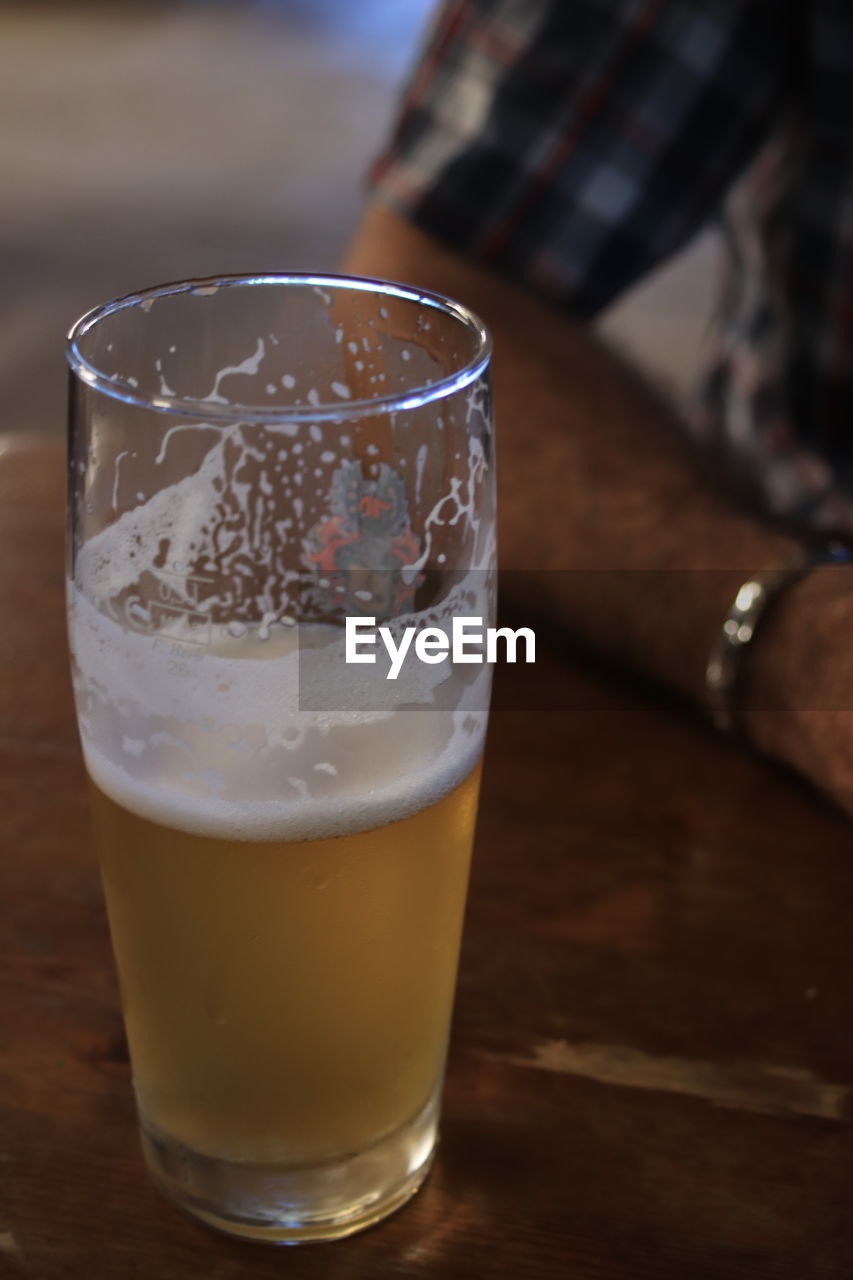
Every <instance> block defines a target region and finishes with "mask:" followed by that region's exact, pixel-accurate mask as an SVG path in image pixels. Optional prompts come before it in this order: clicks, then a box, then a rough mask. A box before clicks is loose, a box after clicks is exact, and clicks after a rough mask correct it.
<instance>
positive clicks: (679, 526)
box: [346, 209, 793, 701]
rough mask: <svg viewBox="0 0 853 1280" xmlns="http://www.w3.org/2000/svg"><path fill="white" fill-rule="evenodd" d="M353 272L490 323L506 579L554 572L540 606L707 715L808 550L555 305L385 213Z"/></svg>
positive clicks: (371, 220) (368, 231)
mask: <svg viewBox="0 0 853 1280" xmlns="http://www.w3.org/2000/svg"><path fill="white" fill-rule="evenodd" d="M346 268H347V270H349V271H351V272H354V273H358V274H364V275H380V276H385V277H389V278H392V279H398V280H405V281H408V282H409V283H413V284H417V285H420V286H421V287H423V288H429V289H435V290H437V291H439V292H442V293H447V294H450V295H451V296H455V297H456V298H458V299H459V301H461V302H464V303H466V304H467V305H469V306H470V307H471V308H472V309H473V310H475V311H476V312H478V313H479V314H480V315H481V316H482V317H483V319H484V320H485V321H486V323H487V324H488V325H489V327H490V329H491V331H492V334H493V336H494V340H495V359H494V386H495V412H496V421H497V441H498V477H499V481H498V482H499V500H500V526H499V538H500V560H501V565H502V567H503V568H505V569H516V570H525V571H531V570H536V571H549V572H541V573H537V577H536V588H537V592H538V593H540V596H541V593H542V592H544V593H545V594H546V595H547V600H546V603H547V605H548V607H549V608H550V609H551V611H552V612H554V613H556V614H557V616H558V617H559V618H560V620H561V621H563V622H564V623H566V624H567V625H568V626H570V627H571V628H572V630H573V631H574V632H576V633H577V634H578V635H579V636H581V637H582V638H583V639H585V640H586V641H588V642H589V643H590V644H592V645H593V646H595V648H597V649H598V650H600V651H602V652H605V653H608V654H609V655H611V656H613V657H615V658H617V659H619V660H621V661H625V662H628V663H630V664H632V665H633V666H635V667H636V668H638V669H639V670H641V671H643V672H645V673H646V674H648V675H650V676H652V677H653V678H656V679H658V680H663V681H665V682H667V683H669V684H670V685H673V686H674V687H676V688H678V689H679V690H680V691H681V692H682V693H685V694H687V695H689V696H691V697H693V698H695V699H697V700H699V701H703V700H704V670H705V663H706V660H707V656H708V653H709V651H710V647H711V643H712V640H713V638H714V637H715V635H716V634H717V633H718V631H719V627H720V625H721V623H722V619H723V617H724V616H725V613H726V610H727V608H728V606H729V605H730V603H731V601H732V599H733V597H734V594H735V592H736V590H737V588H738V586H739V585H740V584H741V583H742V582H743V580H744V578H746V577H747V576H748V575H749V573H750V572H752V571H754V570H756V569H758V568H761V567H765V566H768V565H771V564H775V563H778V562H780V561H782V560H784V559H785V558H787V556H788V555H789V554H790V553H791V551H792V549H793V544H792V543H791V542H790V541H789V540H788V539H787V538H785V537H784V536H782V535H780V534H778V533H776V532H773V531H771V530H770V529H769V528H768V527H766V526H764V525H763V524H762V523H761V522H760V521H758V520H755V519H751V518H749V517H747V516H744V515H742V514H740V513H739V512H737V511H736V510H735V508H734V507H733V506H732V505H731V504H729V503H728V502H727V500H726V499H725V498H724V497H723V496H721V495H720V494H718V493H717V492H716V491H715V489H714V488H713V486H712V485H711V484H710V483H709V482H708V480H707V479H706V477H705V476H704V475H703V472H702V469H701V467H700V466H699V465H698V464H697V462H696V460H695V458H694V457H693V454H692V452H691V450H690V449H689V447H688V446H687V445H686V443H685V441H684V432H683V431H682V429H681V428H680V426H679V424H678V423H677V422H676V421H675V419H674V415H673V413H672V411H671V410H669V409H668V408H667V407H666V406H665V405H664V404H663V402H662V401H661V400H660V399H659V398H658V397H657V396H656V395H654V393H653V392H652V391H650V389H649V388H648V387H646V386H645V385H644V384H643V383H642V381H641V379H640V378H639V377H638V376H637V375H636V374H634V373H633V372H632V371H631V370H629V369H627V368H626V367H625V366H623V365H622V364H621V363H620V361H619V360H618V359H617V358H616V357H615V356H614V355H613V354H612V353H611V352H609V351H607V350H606V349H604V348H603V347H602V346H601V345H599V344H598V343H597V342H596V341H595V340H594V339H593V338H592V337H591V336H590V335H589V334H587V333H586V332H585V331H584V330H583V329H581V328H580V327H579V326H577V325H575V324H573V323H572V322H570V321H568V320H566V319H564V318H563V317H561V316H560V315H559V314H557V313H556V312H555V311H554V310H553V309H551V308H550V307H548V306H547V305H545V304H543V303H541V302H539V301H537V300H536V299H535V298H533V297H531V296H530V295H529V294H527V293H525V292H524V291H522V290H519V289H516V288H515V287H513V286H511V285H510V284H508V283H506V282H505V281H503V280H501V279H499V278H498V277H497V276H494V275H492V274H491V273H490V272H488V271H486V270H484V269H482V268H480V267H478V266H476V265H474V264H472V263H470V262H468V261H465V260H464V259H461V258H459V257H457V256H456V255H454V254H452V253H450V252H448V251H447V250H446V249H444V248H443V247H442V246H440V245H439V244H437V243H436V242H435V241H434V240H432V239H430V238H428V237H426V236H425V235H423V234H422V233H421V232H419V231H418V230H416V229H415V228H414V227H412V226H410V225H409V224H408V223H406V222H405V221H403V220H402V219H400V218H398V217H396V216H395V215H394V214H392V213H389V212H388V211H386V210H383V209H374V210H372V211H371V212H370V213H369V214H368V216H367V218H366V219H365V222H364V223H363V225H362V228H361V231H360V232H359V235H358V236H357V238H356V241H355V243H354V244H353V246H352V248H351V251H350V254H349V257H348V260H347V263H346ZM523 579H524V574H519V575H516V581H523ZM531 581H532V580H531ZM540 603H541V599H540Z"/></svg>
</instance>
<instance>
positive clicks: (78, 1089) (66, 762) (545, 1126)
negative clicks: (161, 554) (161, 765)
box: [0, 440, 853, 1280]
mask: <svg viewBox="0 0 853 1280" xmlns="http://www.w3.org/2000/svg"><path fill="white" fill-rule="evenodd" d="M63 470H64V468H63V461H62V456H61V454H60V453H59V451H58V450H57V449H55V448H52V447H48V446H35V445H31V444H28V443H26V442H25V441H15V440H8V441H5V442H0V548H2V551H0V578H2V597H0V598H2V613H1V614H0V669H2V678H0V813H2V830H3V849H2V858H0V906H2V915H0V1276H2V1277H3V1278H4V1280H5V1277H7V1276H8V1277H11V1278H12V1280H17V1278H18V1277H21V1280H23V1278H25V1277H37V1278H38V1280H42V1277H43V1278H44V1280H53V1278H54V1277H57V1278H58V1277H63V1280H67V1278H68V1277H76V1276H81V1277H92V1278H93V1280H114V1278H115V1280H119V1278H122V1280H123V1278H124V1277H150V1278H151V1280H179V1278H180V1280H187V1278H195V1277H199V1278H201V1277H204V1278H205V1280H232V1278H233V1280H236V1278H237V1277H240V1278H241V1280H244V1278H247V1277H259V1278H260V1277H273V1276H276V1277H279V1276H282V1275H286V1276H296V1277H299V1280H302V1278H304V1280H315V1278H319V1277H323V1280H350V1278H353V1280H354V1278H358V1280H362V1278H365V1280H366V1278H368V1277H369V1278H371V1280H385V1278H388V1280H391V1278H393V1280H439V1278H441V1280H480V1278H483V1280H486V1278H494V1280H525V1278H527V1277H531V1278H532V1277H537V1278H538V1277H566V1278H569V1280H646V1278H648V1280H652V1278H654V1280H740V1278H741V1277H742V1278H744V1280H746V1278H748V1280H789V1278H790V1280H812V1278H813V1280H830V1278H833V1280H835V1278H836V1277H837V1278H838V1280H849V1277H850V1276H851V1275H853V1215H851V1192H853V1133H851V1123H850V1121H851V1115H853V1104H852V1103H851V1099H853V1039H851V995H853V966H851V958H852V957H851V952H852V951H853V947H851V930H850V906H851V888H853V883H851V882H853V827H851V826H850V824H849V823H848V821H847V820H846V819H845V818H844V817H842V816H841V815H840V814H838V813H836V812H835V811H833V810H831V809H830V808H829V806H828V805H826V804H825V803H824V802H823V801H822V800H821V799H820V798H819V797H816V796H815V795H813V794H812V793H810V792H809V791H808V790H807V789H806V788H805V787H804V786H802V785H801V784H800V783H799V782H798V781H797V780H796V779H794V778H792V777H790V776H788V775H784V774H782V773H779V772H776V771H774V770H772V769H771V768H770V767H769V766H768V765H766V764H765V763H764V762H763V761H761V760H759V759H757V758H755V757H752V756H750V755H748V754H747V753H745V752H744V751H742V750H741V749H739V748H738V747H736V746H735V745H733V744H730V743H728V742H726V741H724V740H723V739H721V738H718V737H717V736H716V735H715V734H714V733H713V732H712V731H711V730H709V729H707V728H705V727H704V726H703V725H701V724H699V723H698V722H695V721H694V720H692V719H691V718H690V717H689V715H687V714H686V713H684V712H682V711H680V710H678V709H677V708H673V707H670V706H668V705H667V704H666V703H665V702H664V701H663V700H661V699H660V698H655V697H653V696H651V695H650V694H649V693H648V692H647V691H645V690H643V689H641V688H639V687H637V686H634V685H632V684H631V683H629V682H628V681H627V680H625V679H623V678H622V677H620V676H617V675H615V674H614V673H612V672H609V671H607V670H604V669H601V668H598V667H596V666H594V665H592V664H590V663H589V662H585V661H583V660H581V659H580V658H579V657H578V656H577V655H575V654H573V653H572V652H571V651H570V650H569V647H568V646H567V644H566V643H565V642H564V641H560V640H559V639H558V638H557V637H552V638H551V639H550V641H549V639H548V637H547V636H545V635H543V634H542V633H540V634H539V659H538V661H537V664H536V667H535V668H533V669H529V668H528V669H526V670H521V669H519V670H516V671H513V670H512V669H511V668H505V669H503V670H502V671H501V672H500V678H499V682H498V692H497V698H496V709H495V713H494V716H493V723H492V728H491V732H490V739H489V745H488V751H487V763H486V777H485V787H484V794H483V801H482V807H481V819H480V824H479V833H478V841H477V851H476V856H475V871H474V877H473V882H472V886H471V895H470V902H469V911H468V917H467V924H466V935H465V944H464V949H463V957H462V964H461V973H460V982H459V995H458V1002H457V1011H456V1018H455V1025H454V1036H453V1046H452V1051H451V1056H450V1064H449V1069H448V1079H447V1089H446V1095H445V1110H444V1125H443V1138H442V1143H441V1148H440V1155H439V1158H438V1161H437V1164H436V1167H435V1169H434V1171H433V1173H432V1175H431V1177H430V1179H429V1181H428V1183H427V1185H426V1187H425V1188H424V1190H423V1191H422V1192H421V1193H420V1195H418V1196H417V1197H416V1198H415V1200H414V1201H412V1202H411V1204H409V1205H408V1206H407V1207H406V1208H405V1209H403V1210H401V1211H400V1212H399V1213H397V1214H396V1215H395V1216H394V1217H393V1218H391V1219H389V1220H388V1221H387V1222H385V1223H384V1224H382V1225H381V1226H380V1227H378V1228H374V1229H372V1230H370V1231H368V1232H365V1233H364V1234H363V1235H361V1236H357V1237H354V1238H352V1239H350V1240H346V1241H342V1242H339V1243H336V1244H323V1245H314V1246H304V1247H302V1248H300V1249H298V1250H288V1251H286V1252H284V1251H281V1250H277V1249H274V1248H271V1247H269V1246H259V1245H249V1244H242V1243H239V1242H235V1241H231V1240H229V1239H227V1238H225V1237H222V1236H219V1235H217V1234H215V1233H213V1232H211V1231H209V1230H208V1229H206V1228H205V1227H203V1226H201V1225H200V1224H198V1223H196V1222H195V1221H193V1220H191V1219H190V1218H188V1217H184V1216H183V1215H182V1214H181V1213H180V1212H179V1211H177V1210H175V1209H174V1208H172V1207H171V1206H170V1205H169V1204H167V1203H166V1202H165V1201H163V1200H162V1199H161V1197H160V1196H159V1194H158V1193H157V1192H156V1191H155V1190H154V1188H153V1186H152V1185H151V1184H150V1183H149V1181H148V1178H147V1176H146V1174H145V1172H144V1169H143V1166H142V1162H141V1159H140V1157H139V1154H138V1147H137V1139H136V1133H135V1123H134V1114H133V1103H132V1097H131V1089H130V1077H129V1068H128V1062H127V1055H126V1049H125V1044H124V1038H123V1034H122V1028H121V1019H120V1014H119V1007H118V999H117V993H116V986H115V981H114V977H113V971H112V966H111V959H110V951H109V940H108V936H107V929H106V922H105V917H104V909H103V904H102V899H101V890H100V885H99V881H98V873H97V867H96V862H95V858H94V854H93V848H92V836H91V830H90V825H89V816H88V812H87V807H86V799H85V795H84V777H83V767H82V763H81V758H80V753H79V747H78V743H77V737H76V730H75V726H74V719H73V709H72V701H71V693H70V687H69V678H68V673H67V652H66V640H65V625H64V616H63V609H64V602H63V552H62V535H63V524H64V498H63Z"/></svg>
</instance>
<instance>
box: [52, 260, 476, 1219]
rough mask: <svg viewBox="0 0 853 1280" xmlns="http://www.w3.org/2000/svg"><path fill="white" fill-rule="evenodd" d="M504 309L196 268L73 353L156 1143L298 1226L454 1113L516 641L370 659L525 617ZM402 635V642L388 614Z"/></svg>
mask: <svg viewBox="0 0 853 1280" xmlns="http://www.w3.org/2000/svg"><path fill="white" fill-rule="evenodd" d="M489 357H490V345H489V338H488V335H487V333H486V331H485V330H484V328H483V325H482V324H481V323H480V322H479V320H478V319H477V318H476V317H475V316H474V315H472V314H471V313H470V312H468V311H467V310H466V309H465V308H464V307H461V306H459V305H457V304H456V303H454V302H451V301H449V300H447V299H444V298H441V297H438V296H435V295H431V294H427V293H423V292H420V291H418V290H415V289H412V288H408V287H404V286H402V285H397V284H391V283H388V282H381V281H372V280H361V279H353V278H347V277H340V276H307V275H301V276H300V275H270V276H251V277H249V276H246V277H222V278H218V279H209V280H194V281H186V282H182V283H179V284H172V285H166V286H163V287H160V288H155V289H150V290H148V291H146V292H142V293H139V294H136V295H133V296H131V297H126V298H122V299H120V300H118V301H116V302H111V303H109V304H107V305H106V306H103V307H100V308H99V309H97V310H95V311H93V312H90V313H89V314H88V315H87V316H85V317H84V318H83V319H81V320H80V321H79V322H78V323H77V324H76V325H75V326H74V328H73V330H72V332H71V334H70V335H69V339H68V360H69V364H70V366H71V399H70V405H71V409H70V418H71V421H70V462H69V508H70V537H69V563H68V605H69V632H70V642H71V653H72V671H73V679H74V688H75V697H76V704H77V712H78V721H79V728H80V736H81V740H82V746H83V751H84V755H85V761H86V766H87V772H88V777H89V781H90V787H91V796H92V805H93V812H94V819H95V827H96V834H97V840H98V846H99V852H100V860H101V870H102V877H103V883H104V888H105V896H106V902H107V910H108V915H109V921H110V929H111V934H112V940H113V949H114V953H115V960H116V967H117V971H118V977H119V985H120V991H121V999H122V1008H123V1013H124V1020H125V1027H126V1030H127V1037H128V1043H129V1048H130V1058H131V1064H132V1070H133V1080H134V1088H135V1093H136V1101H137V1108H138V1114H139V1120H140V1127H141V1135H142V1146H143V1151H144V1155H145V1159H146V1161H147V1163H148V1166H149V1168H150V1171H151V1173H152V1174H153V1177H154V1179H155V1180H156V1182H157V1183H158V1184H159V1186H160V1187H161V1189H162V1190H163V1191H164V1192H165V1193H166V1194H167V1195H168V1196H169V1197H170V1198H171V1199H172V1200H174V1201H176V1202H177V1203H178V1204H179V1205H181V1206H182V1207H184V1208H185V1209H187V1210H188V1211H189V1212H191V1213H193V1214H195V1215H196V1216H198V1217H199V1218H202V1219H203V1220H205V1221H206V1222H208V1223H209V1224H211V1225H213V1226H216V1227H219V1228H221V1229H223V1230H225V1231H228V1232H231V1233H232V1234H236V1235H238V1236H245V1237H251V1238H254V1239H264V1240H270V1241H274V1242H290V1241H299V1240H312V1239H324V1238H333V1237H336V1236H342V1235H346V1234H348V1233H350V1232H353V1231H357V1230H359V1229H360V1228H362V1227H365V1226H368V1225H369V1224H371V1223H373V1222H376V1221H377V1220H379V1219H380V1218H382V1217H384V1216H385V1215H386V1214H388V1213H390V1212H391V1211H392V1210H394V1209H395V1208H397V1207H398V1206H399V1205H401V1204H402V1203H403V1202H404V1201H405V1200H406V1199H408V1198H409V1197H410V1196H411V1195H412V1194H413V1193H414V1192H415V1191H416V1190H417V1188H418V1187H419V1185H420V1184H421V1182H422V1180H423V1178H424V1177H425V1175H426V1173H427V1171H428V1168H429V1165H430V1161H431V1159H432V1155H433V1150H434V1146H435V1141H436V1125H437V1115H438V1109H439V1100H440V1092H441V1084H442V1077H443V1072H444V1063H445V1055H446V1048H447V1037H448V1028H449V1022H450V1015H451V1009H452V1003H453V992H454V986H455V981H456V967H457V958H458V950H459V941H460V933H461V928H462V917H463V912H464V902H465V894H466V885H467V878H468V864H469V857H470V849H471V843H472V837H473V832H474V822H475V813H476V804H477V790H478V782H479V765H480V757H481V753H482V747H483V739H484V734H485V728H486V718H487V714H488V698H489V669H488V667H487V666H485V665H482V664H480V665H477V662H476V654H475V655H474V658H473V659H472V657H471V656H470V655H469V656H468V657H467V658H466V659H465V660H464V661H457V662H453V661H451V660H450V659H447V660H445V661H439V660H437V659H436V658H435V657H433V658H431V659H430V658H428V659H427V660H425V661H419V660H417V658H416V657H415V656H414V655H413V654H411V653H410V654H409V656H408V659H407V662H406V664H405V667H406V669H405V671H400V672H398V676H397V677H396V678H393V679H392V678H389V664H388V661H387V660H386V658H385V655H384V650H382V649H381V646H378V645H377V646H374V649H373V654H374V658H375V661H374V662H372V663H371V661H370V657H369V655H368V656H366V657H365V656H362V658H361V660H360V661H354V662H350V661H349V660H348V658H347V645H346V632H347V625H348V623H347V620H348V619H353V618H357V619H358V620H359V622H360V624H361V625H362V631H361V632H360V635H361V636H362V643H361V645H360V648H359V651H360V653H361V654H362V655H364V654H365V653H366V651H367V649H368V641H367V640H365V639H364V637H365V634H366V633H365V632H364V630H363V628H364V627H365V626H369V625H370V621H371V619H372V620H373V622H374V623H375V626H376V628H377V629H378V628H380V627H384V628H385V629H386V632H387V634H388V635H389V636H399V635H401V634H402V633H403V631H405V630H406V628H407V627H411V628H414V629H415V630H416V631H417V630H421V629H423V628H424V627H426V626H430V627H433V628H435V627H439V628H441V627H442V626H444V627H445V629H446V630H447V631H449V630H450V628H451V624H452V621H453V619H454V618H456V617H460V616H465V617H472V616H473V617H478V618H481V619H482V620H483V622H484V624H485V625H489V623H490V621H491V620H492V614H493V596H494V591H493V586H494V583H493V571H494V560H495V513H494V475H495V473H494V458H493V438H492V425H491V419H490V396H489V383H488V376H489V372H488V367H489ZM368 639H369V637H368Z"/></svg>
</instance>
